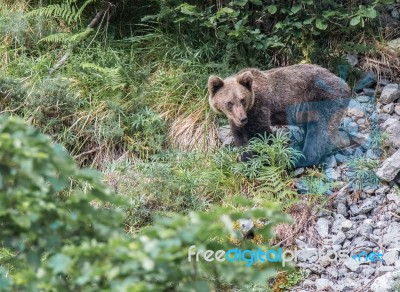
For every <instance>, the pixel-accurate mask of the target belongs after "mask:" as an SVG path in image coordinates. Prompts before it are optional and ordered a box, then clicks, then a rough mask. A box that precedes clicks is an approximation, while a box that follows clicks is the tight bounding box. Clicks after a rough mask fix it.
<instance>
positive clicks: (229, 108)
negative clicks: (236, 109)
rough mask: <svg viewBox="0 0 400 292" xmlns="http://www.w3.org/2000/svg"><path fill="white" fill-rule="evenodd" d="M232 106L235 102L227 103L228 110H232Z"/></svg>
mask: <svg viewBox="0 0 400 292" xmlns="http://www.w3.org/2000/svg"><path fill="white" fill-rule="evenodd" d="M232 107H233V103H232V102H228V104H227V108H228V110H232Z"/></svg>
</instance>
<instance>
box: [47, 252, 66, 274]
mask: <svg viewBox="0 0 400 292" xmlns="http://www.w3.org/2000/svg"><path fill="white" fill-rule="evenodd" d="M70 262H71V258H70V257H69V256H66V255H63V254H56V255H55V256H52V257H51V258H50V260H49V266H50V267H51V268H52V269H53V270H54V273H56V274H58V273H63V274H66V273H67V271H68V266H69V264H70Z"/></svg>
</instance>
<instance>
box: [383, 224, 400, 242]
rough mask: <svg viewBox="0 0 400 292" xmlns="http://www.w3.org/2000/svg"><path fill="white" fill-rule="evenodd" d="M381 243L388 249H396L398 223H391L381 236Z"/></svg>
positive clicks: (399, 238) (399, 227)
mask: <svg viewBox="0 0 400 292" xmlns="http://www.w3.org/2000/svg"><path fill="white" fill-rule="evenodd" d="M382 243H383V245H384V246H387V247H388V248H398V247H399V246H400V223H399V222H395V221H393V222H391V223H390V224H389V226H388V228H387V230H386V231H384V234H383V240H382Z"/></svg>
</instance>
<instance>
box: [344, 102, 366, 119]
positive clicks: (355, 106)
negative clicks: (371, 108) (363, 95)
mask: <svg viewBox="0 0 400 292" xmlns="http://www.w3.org/2000/svg"><path fill="white" fill-rule="evenodd" d="M347 115H349V116H352V117H356V118H362V117H364V115H365V107H364V106H363V105H362V104H361V103H360V102H359V101H357V100H355V99H351V100H350V102H349V106H348V110H347Z"/></svg>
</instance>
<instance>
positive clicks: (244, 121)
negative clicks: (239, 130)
mask: <svg viewBox="0 0 400 292" xmlns="http://www.w3.org/2000/svg"><path fill="white" fill-rule="evenodd" d="M247 121H248V119H247V118H243V119H241V120H240V122H241V123H242V124H243V125H245V124H247Z"/></svg>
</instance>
